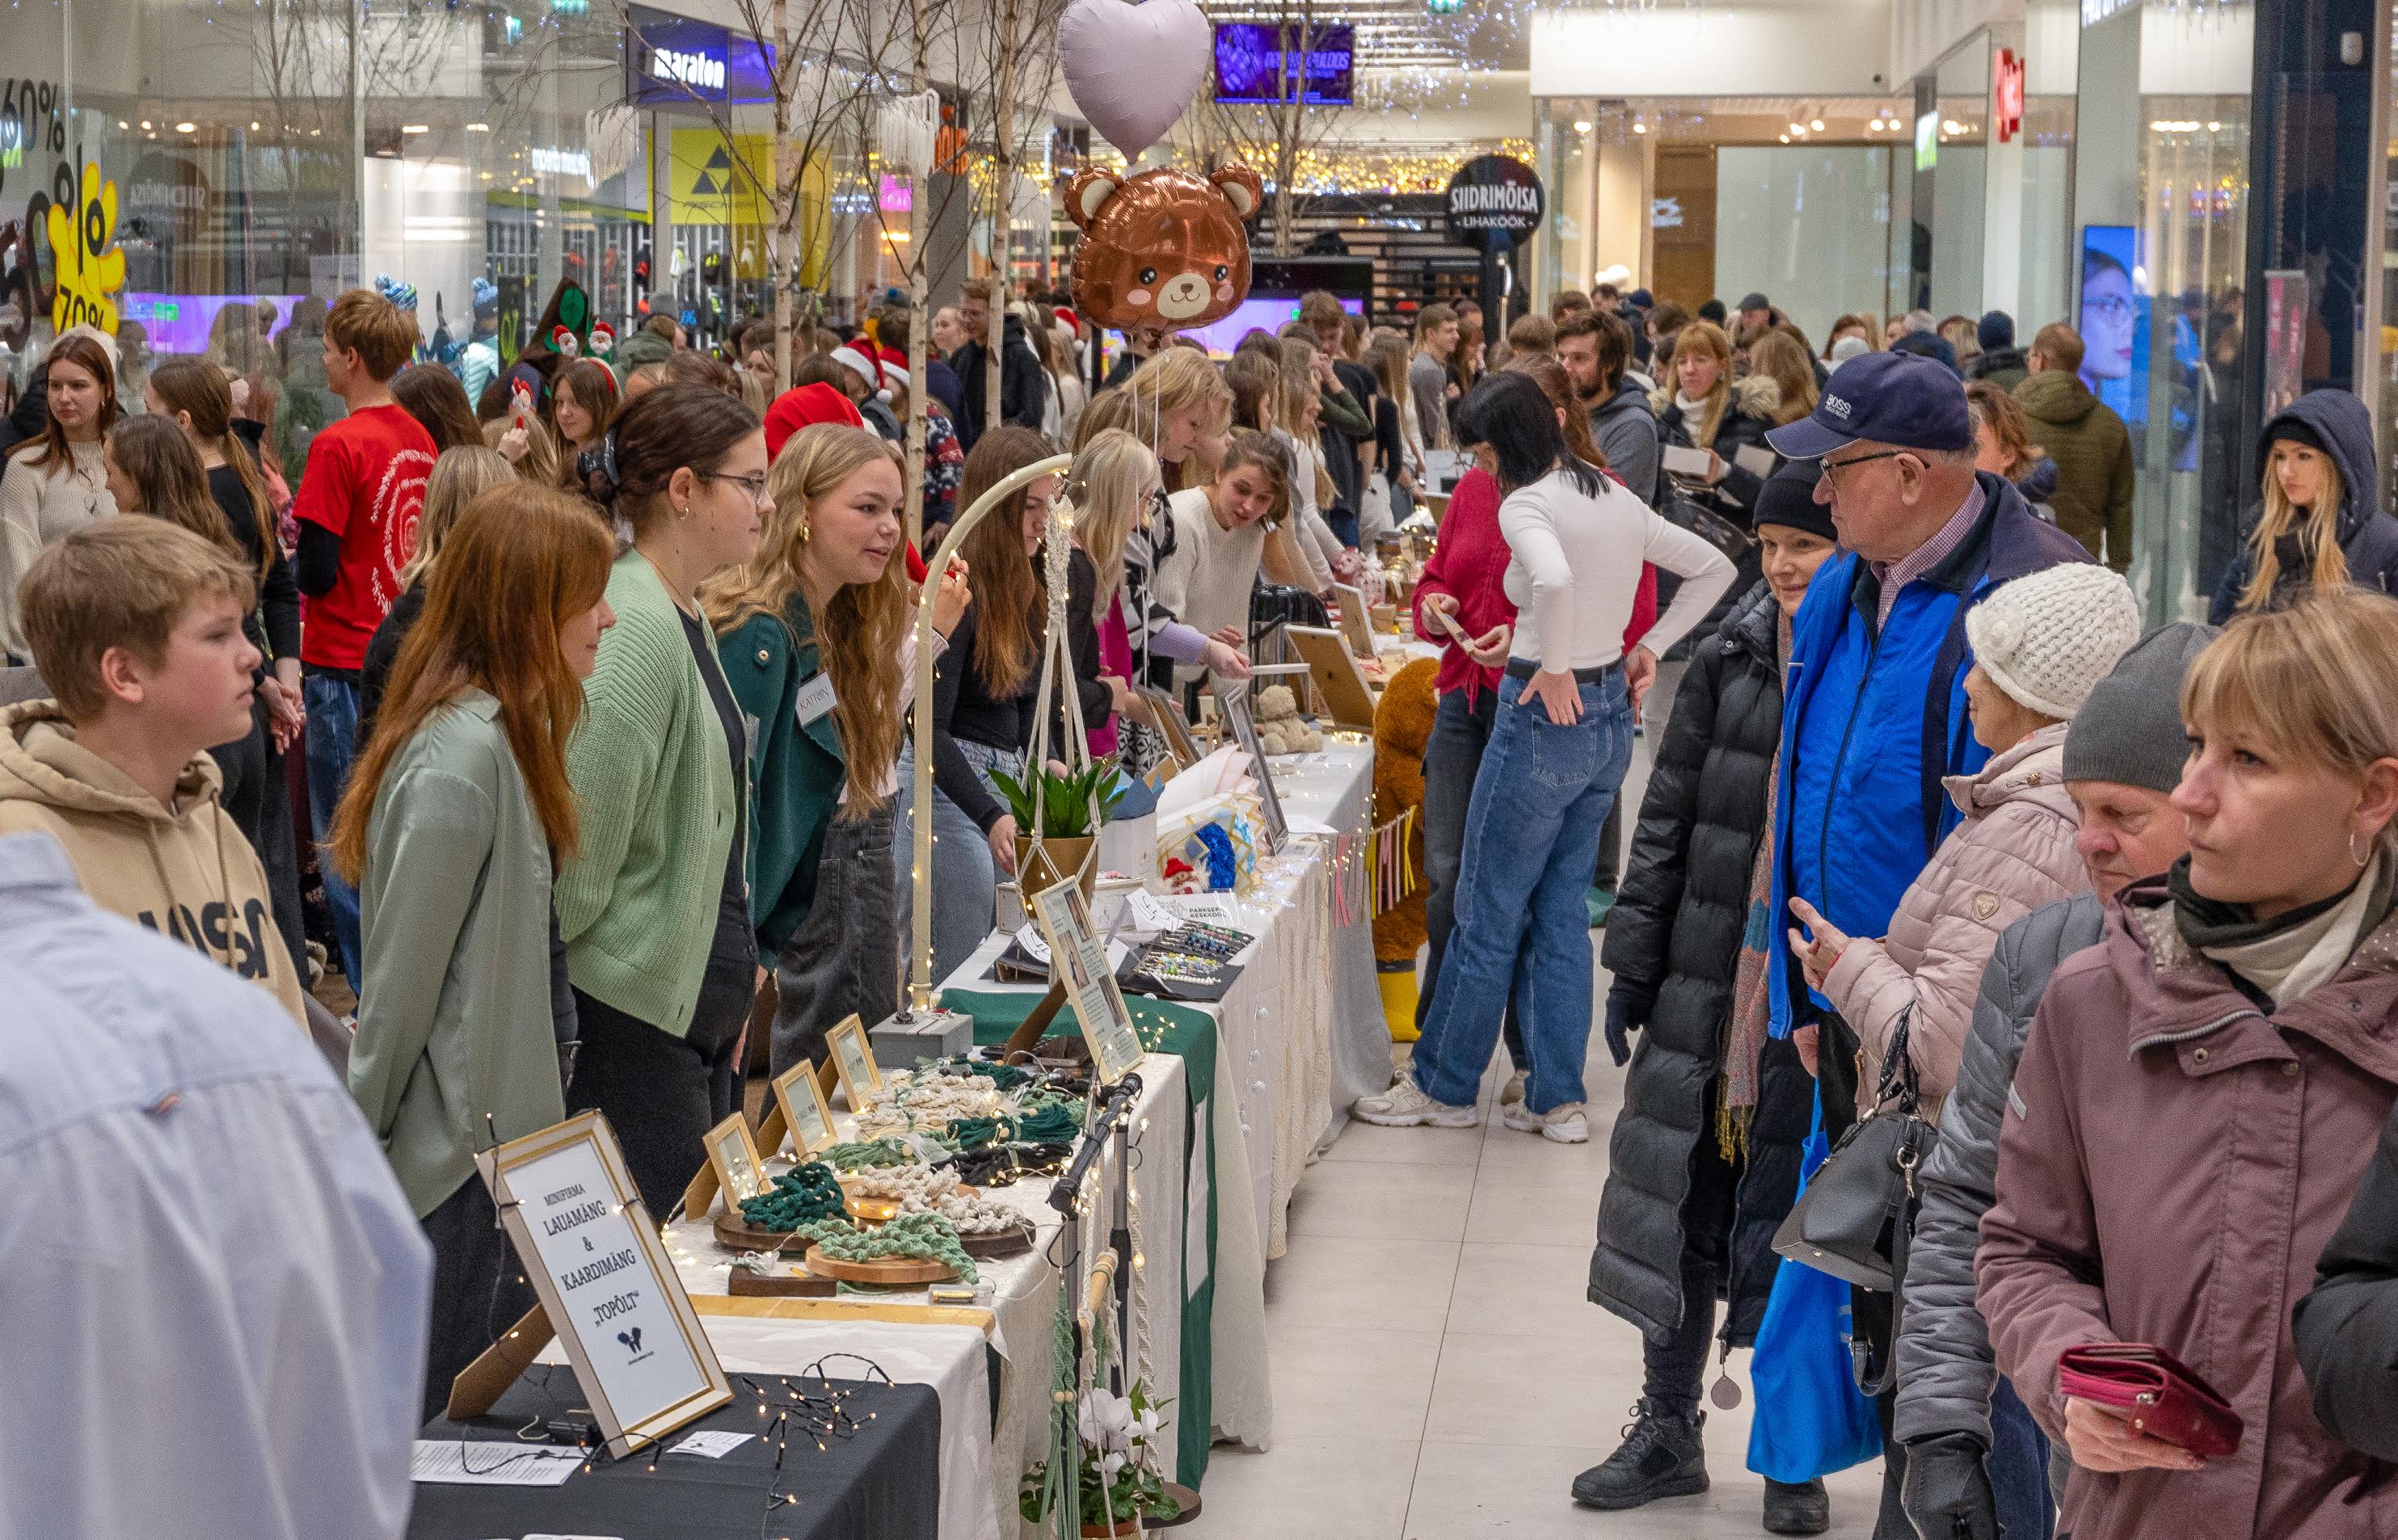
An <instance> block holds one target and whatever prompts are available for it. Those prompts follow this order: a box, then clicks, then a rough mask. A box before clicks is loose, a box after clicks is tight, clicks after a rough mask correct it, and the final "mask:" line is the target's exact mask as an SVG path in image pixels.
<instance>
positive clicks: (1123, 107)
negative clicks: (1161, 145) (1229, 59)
mask: <svg viewBox="0 0 2398 1540" xmlns="http://www.w3.org/2000/svg"><path fill="white" fill-rule="evenodd" d="M1214 58H1215V32H1214V30H1213V29H1212V28H1210V27H1209V26H1208V24H1207V16H1206V12H1204V11H1202V10H1201V9H1200V8H1199V7H1198V6H1197V5H1195V4H1193V3H1192V0H1146V3H1145V4H1142V5H1138V6H1132V5H1126V4H1125V0H1074V3H1073V4H1072V5H1071V6H1069V7H1067V8H1066V14H1065V15H1064V16H1063V17H1061V18H1060V19H1059V20H1058V63H1059V64H1060V65H1061V66H1062V67H1063V68H1064V70H1065V73H1066V89H1067V90H1068V91H1069V92H1071V94H1072V96H1073V98H1074V105H1075V106H1077V107H1079V108H1081V109H1082V112H1083V115H1084V117H1086V118H1088V119H1090V122H1091V127H1094V128H1097V129H1098V131H1099V132H1100V133H1101V134H1102V135H1104V136H1105V137H1106V139H1107V141H1108V142H1109V143H1110V144H1112V145H1114V146H1115V147H1116V148H1117V149H1119V150H1122V151H1123V152H1124V153H1125V158H1126V159H1127V160H1129V159H1132V158H1133V157H1135V156H1138V154H1140V153H1141V152H1142V151H1143V150H1146V149H1148V148H1149V147H1150V146H1151V145H1152V144H1154V143H1156V142H1157V141H1159V140H1160V139H1162V138H1164V137H1165V130H1167V129H1168V128H1171V127H1174V120H1175V119H1176V118H1179V117H1180V116H1181V115H1182V110H1183V109H1184V108H1186V107H1188V106H1190V105H1191V99H1192V97H1194V96H1196V95H1198V94H1199V87H1201V86H1202V85H1204V84H1206V79H1207V74H1208V70H1209V67H1210V65H1211V64H1212V62H1213V60H1214Z"/></svg>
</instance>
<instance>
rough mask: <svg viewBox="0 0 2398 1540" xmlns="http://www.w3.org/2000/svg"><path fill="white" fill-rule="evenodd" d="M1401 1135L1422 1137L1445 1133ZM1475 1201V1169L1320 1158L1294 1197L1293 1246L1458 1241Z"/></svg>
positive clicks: (1291, 1205) (1458, 1166) (1291, 1231)
mask: <svg viewBox="0 0 2398 1540" xmlns="http://www.w3.org/2000/svg"><path fill="white" fill-rule="evenodd" d="M1398 1132H1412V1133H1418V1134H1422V1133H1427V1132H1443V1131H1438V1130H1414V1129H1403V1130H1399V1131H1398ZM1425 1149H1426V1152H1427V1153H1436V1151H1435V1147H1434V1146H1432V1145H1426V1146H1425ZM1473 1199H1474V1168H1473V1167H1472V1166H1470V1165H1455V1166H1416V1165H1394V1164H1384V1163H1380V1162H1375V1161H1367V1160H1319V1161H1317V1162H1316V1163H1315V1164H1314V1165H1313V1166H1310V1167H1309V1168H1308V1169H1307V1174H1306V1176H1305V1178H1304V1179H1303V1180H1301V1181H1300V1185H1299V1191H1298V1193H1297V1194H1296V1195H1295V1196H1293V1198H1292V1199H1291V1202H1290V1235H1291V1242H1292V1244H1293V1246H1296V1245H1297V1244H1298V1240H1299V1238H1300V1236H1303V1235H1330V1236H1347V1237H1352V1238H1356V1239H1374V1240H1456V1239H1460V1238H1461V1237H1462V1236H1463V1235H1464V1233H1465V1211H1466V1209H1467V1207H1468V1206H1469V1205H1470V1204H1471V1203H1472V1201H1473ZM1594 1202H1596V1199H1594ZM1592 1212H1594V1213H1595V1212H1596V1209H1595V1208H1594V1209H1593V1211H1592Z"/></svg>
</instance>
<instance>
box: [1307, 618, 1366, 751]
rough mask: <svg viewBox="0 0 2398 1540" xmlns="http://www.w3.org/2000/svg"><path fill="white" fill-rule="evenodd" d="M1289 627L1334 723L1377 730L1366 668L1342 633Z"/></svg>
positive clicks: (1309, 627) (1351, 728) (1350, 727)
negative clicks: (1360, 665)
mask: <svg viewBox="0 0 2398 1540" xmlns="http://www.w3.org/2000/svg"><path fill="white" fill-rule="evenodd" d="M1287 629H1288V631H1289V633H1290V643H1291V645H1292V646H1293V647H1296V648H1297V649H1299V655H1300V657H1301V658H1304V659H1306V660H1307V676H1308V677H1309V678H1310V679H1313V680H1314V682H1315V692H1316V693H1317V694H1318V695H1321V696H1323V697H1324V704H1325V707H1326V709H1327V710H1328V711H1330V712H1331V713H1332V720H1333V721H1334V723H1335V724H1337V725H1338V726H1340V727H1344V728H1348V729H1350V730H1353V731H1355V732H1363V733H1368V734H1370V733H1371V732H1372V731H1373V730H1374V705H1375V697H1374V690H1373V686H1371V685H1370V684H1368V683H1367V679H1366V671H1365V670H1364V669H1362V668H1360V667H1358V666H1357V658H1356V655H1355V654H1354V652H1352V651H1351V650H1350V649H1349V647H1348V645H1347V643H1345V642H1344V641H1343V640H1342V638H1341V636H1340V633H1339V632H1337V631H1327V630H1325V629H1323V628H1322V627H1321V626H1314V625H1294V626H1290V627H1288V628H1287Z"/></svg>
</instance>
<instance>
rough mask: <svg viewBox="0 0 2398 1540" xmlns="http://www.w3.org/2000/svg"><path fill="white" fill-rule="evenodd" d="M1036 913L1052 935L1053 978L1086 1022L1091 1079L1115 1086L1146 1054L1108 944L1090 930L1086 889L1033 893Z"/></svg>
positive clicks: (1063, 887) (1062, 888) (1066, 884)
mask: <svg viewBox="0 0 2398 1540" xmlns="http://www.w3.org/2000/svg"><path fill="white" fill-rule="evenodd" d="M1032 913H1033V915H1034V917H1036V918H1038V919H1039V920H1040V921H1041V929H1042V930H1043V931H1044V932H1046V933H1047V935H1048V937H1049V956H1050V957H1051V958H1052V959H1053V960H1052V962H1051V971H1052V975H1053V976H1054V977H1058V981H1059V982H1060V983H1062V984H1065V986H1066V998H1068V999H1069V1000H1071V1001H1072V1002H1073V1006H1074V1016H1075V1019H1076V1020H1077V1021H1079V1022H1080V1023H1081V1024H1082V1027H1083V1041H1084V1044H1085V1045H1086V1046H1087V1047H1088V1048H1089V1049H1090V1051H1091V1073H1092V1076H1093V1077H1094V1078H1096V1079H1097V1080H1098V1082H1099V1083H1100V1084H1101V1085H1113V1084H1114V1083H1115V1082H1116V1081H1118V1080H1120V1079H1122V1078H1124V1076H1125V1071H1127V1070H1129V1069H1131V1068H1132V1067H1133V1066H1134V1065H1138V1064H1139V1063H1140V1058H1141V1053H1142V1051H1143V1050H1142V1049H1141V1046H1140V1034H1139V1033H1138V1032H1136V1031H1135V1030H1133V1024H1132V1012H1131V1011H1129V1010H1127V1009H1126V1008H1125V998H1124V991H1123V990H1122V989H1121V988H1119V987H1117V984H1116V975H1115V971H1114V970H1113V969H1111V968H1110V967H1109V966H1108V944H1107V943H1106V942H1105V941H1104V940H1102V939H1101V938H1100V936H1099V934H1098V931H1094V930H1093V929H1092V928H1091V912H1090V910H1089V909H1088V908H1086V907H1084V904H1083V891H1082V890H1081V889H1080V888H1078V887H1076V886H1075V885H1074V884H1073V883H1072V882H1061V883H1059V884H1058V886H1056V887H1055V888H1044V889H1043V890H1042V891H1040V892H1037V893H1035V894H1033V895H1032ZM1061 964H1062V973H1061V972H1059V965H1061Z"/></svg>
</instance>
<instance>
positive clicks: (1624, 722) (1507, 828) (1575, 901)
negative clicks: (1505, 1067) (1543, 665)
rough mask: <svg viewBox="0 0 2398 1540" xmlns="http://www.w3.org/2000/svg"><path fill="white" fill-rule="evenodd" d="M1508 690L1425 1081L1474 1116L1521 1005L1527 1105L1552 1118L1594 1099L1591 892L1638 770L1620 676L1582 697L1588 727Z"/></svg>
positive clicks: (1480, 801) (1425, 1087)
mask: <svg viewBox="0 0 2398 1540" xmlns="http://www.w3.org/2000/svg"><path fill="white" fill-rule="evenodd" d="M1524 686H1525V681H1523V680H1521V679H1517V678H1514V677H1508V678H1504V679H1502V680H1501V681H1500V682H1499V709H1498V720H1497V721H1496V723H1495V724H1494V725H1493V726H1492V728H1491V730H1490V743H1489V747H1488V748H1486V749H1484V750H1483V753H1482V768H1481V770H1480V771H1479V772H1478V773H1477V774H1476V775H1475V780H1474V800H1473V802H1472V803H1471V804H1470V805H1469V806H1468V808H1467V810H1466V815H1465V854H1464V858H1463V860H1462V862H1461V864H1460V865H1459V869H1458V877H1457V929H1456V931H1454V932H1453V933H1452V934H1451V935H1450V937H1449V941H1448V955H1447V956H1446V957H1443V958H1442V960H1441V970H1440V984H1439V986H1438V987H1437V988H1436V989H1435V992H1434V995H1433V1002H1432V1010H1431V1011H1429V1012H1428V1013H1427V1014H1426V1016H1425V1018H1424V1027H1423V1038H1422V1040H1421V1041H1420V1042H1418V1043H1417V1044H1416V1051H1415V1070H1414V1074H1415V1081H1416V1084H1417V1086H1418V1087H1419V1088H1421V1090H1422V1091H1423V1093H1424V1094H1425V1095H1427V1096H1429V1097H1431V1098H1432V1099H1433V1100H1434V1101H1435V1102H1440V1103H1443V1104H1445V1105H1450V1106H1471V1105H1474V1102H1475V1095H1476V1093H1477V1091H1479V1089H1480V1087H1481V1084H1482V1071H1483V1069H1484V1068H1485V1066H1487V1065H1489V1063H1490V1052H1491V1050H1492V1049H1493V1048H1495V1047H1496V1046H1497V1044H1498V1039H1499V1024H1500V1019H1501V1017H1502V1016H1503V1015H1504V1014H1505V1012H1506V1009H1507V1001H1508V999H1509V998H1510V997H1511V995H1512V997H1513V998H1514V999H1515V1001H1516V1007H1517V1009H1518V1010H1519V1011H1521V1012H1522V1018H1523V1027H1524V1042H1525V1046H1526V1048H1527V1049H1528V1050H1529V1053H1530V1058H1531V1063H1530V1065H1529V1069H1530V1071H1531V1079H1530V1082H1529V1084H1528V1085H1527V1086H1526V1088H1525V1096H1524V1101H1525V1105H1526V1106H1528V1107H1529V1108H1530V1109H1531V1111H1532V1112H1534V1113H1535V1114H1542V1113H1547V1112H1550V1111H1552V1110H1554V1109H1556V1108H1557V1107H1559V1106H1563V1105H1566V1104H1568V1103H1569V1102H1580V1101H1582V1100H1583V1075H1582V1071H1583V1055H1584V1054H1585V1053H1586V1052H1587V1051H1588V1050H1589V1047H1590V1025H1591V950H1590V911H1589V910H1588V908H1587V907H1586V906H1585V905H1584V903H1583V895H1584V894H1585V893H1586V892H1587V891H1589V888H1590V874H1591V868H1592V864H1594V863H1595V862H1596V861H1597V859H1598V831H1599V826H1600V825H1601V824H1605V823H1606V822H1607V810H1608V809H1609V808H1610V807H1612V806H1613V805H1614V803H1615V793H1616V790H1617V788H1618V787H1620V786H1621V785H1622V784H1623V775H1624V772H1625V771H1626V770H1629V769H1630V768H1631V765H1632V703H1631V697H1630V696H1629V694H1628V693H1627V692H1626V690H1625V689H1624V683H1623V671H1622V670H1621V669H1616V670H1613V671H1611V672H1610V673H1609V674H1608V675H1607V676H1606V677H1604V678H1603V679H1601V680H1600V681H1599V682H1597V683H1596V684H1586V685H1583V686H1582V687H1581V690H1580V693H1581V697H1582V719H1581V720H1580V721H1578V722H1576V723H1575V724H1574V725H1573V726H1571V727H1559V726H1557V725H1556V723H1554V722H1551V721H1550V720H1549V714H1548V711H1547V710H1546V708H1544V707H1543V706H1541V705H1539V704H1537V703H1532V704H1527V703H1524V701H1523V693H1524Z"/></svg>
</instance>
